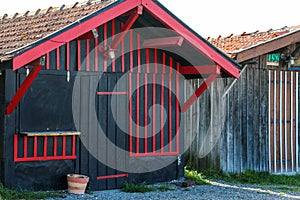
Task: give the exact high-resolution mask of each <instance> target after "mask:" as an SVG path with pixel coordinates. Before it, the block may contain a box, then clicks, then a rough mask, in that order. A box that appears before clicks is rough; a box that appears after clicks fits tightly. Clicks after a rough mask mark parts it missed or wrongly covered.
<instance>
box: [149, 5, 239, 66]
mask: <svg viewBox="0 0 300 200" xmlns="http://www.w3.org/2000/svg"><path fill="white" fill-rule="evenodd" d="M153 1H154V2H155V3H156V4H157V5H158V6H160V7H161V8H162V9H164V10H165V11H166V12H167V13H168V14H169V15H170V16H172V17H173V18H174V19H176V20H177V21H178V22H180V23H181V24H182V25H183V26H184V27H185V28H187V29H188V30H189V31H190V32H192V33H193V34H194V35H196V36H197V37H198V38H199V39H201V40H202V41H203V42H205V43H206V44H207V45H208V46H210V47H211V48H213V49H214V50H215V51H216V52H218V53H219V54H220V55H221V56H223V57H224V58H225V59H227V60H228V61H230V62H231V63H232V64H233V65H235V66H236V67H237V68H238V69H240V70H241V69H242V65H240V64H239V63H238V62H236V61H235V60H233V59H231V58H230V57H228V56H227V55H226V54H225V53H224V52H223V51H221V50H220V49H218V48H217V47H215V46H214V45H212V44H211V43H210V42H208V41H207V40H206V39H204V38H203V37H202V36H201V35H199V33H197V32H195V31H194V30H193V29H192V28H191V27H189V26H188V25H187V24H186V23H184V22H183V21H182V20H181V19H179V18H178V17H177V16H176V15H174V14H173V13H172V12H171V11H170V10H169V9H167V8H166V7H165V6H164V5H163V4H161V3H160V2H159V1H158V0H153Z"/></svg>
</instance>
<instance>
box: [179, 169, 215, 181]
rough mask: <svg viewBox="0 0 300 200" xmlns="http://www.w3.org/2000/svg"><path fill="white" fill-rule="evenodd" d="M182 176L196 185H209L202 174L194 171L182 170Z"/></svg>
mask: <svg viewBox="0 0 300 200" xmlns="http://www.w3.org/2000/svg"><path fill="white" fill-rule="evenodd" d="M184 176H185V178H187V179H190V180H193V181H195V182H196V184H197V185H209V184H210V181H209V180H207V179H205V176H204V175H203V174H202V173H199V172H197V171H196V170H191V169H188V168H184Z"/></svg>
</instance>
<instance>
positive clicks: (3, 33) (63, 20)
mask: <svg viewBox="0 0 300 200" xmlns="http://www.w3.org/2000/svg"><path fill="white" fill-rule="evenodd" d="M113 1H115V0H108V1H103V0H102V1H101V0H89V1H86V2H83V3H75V4H73V5H70V6H61V7H49V8H47V9H38V10H37V11H32V12H30V11H27V12H25V13H24V14H19V13H16V14H14V15H13V16H10V17H9V16H8V15H7V14H5V15H3V16H0V62H1V60H7V59H9V57H10V56H9V55H7V54H8V53H9V52H11V51H13V50H16V49H18V48H21V47H24V46H26V45H29V44H31V43H33V42H36V41H37V40H39V39H41V38H44V37H46V36H47V35H49V34H51V33H53V32H55V31H57V30H60V29H62V28H64V27H65V26H67V25H69V24H71V23H73V22H75V21H76V20H78V19H81V18H83V17H84V16H87V15H89V14H91V13H93V12H95V11H97V10H100V9H101V8H103V7H105V6H107V5H108V4H110V3H111V2H113Z"/></svg>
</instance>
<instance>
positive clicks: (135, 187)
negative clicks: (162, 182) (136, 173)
mask: <svg viewBox="0 0 300 200" xmlns="http://www.w3.org/2000/svg"><path fill="white" fill-rule="evenodd" d="M154 190H156V188H155V187H153V186H147V185H146V183H141V184H135V183H128V182H126V183H124V186H123V188H122V191H123V192H129V193H135V192H138V193H145V192H152V191H154Z"/></svg>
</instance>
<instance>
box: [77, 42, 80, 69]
mask: <svg viewBox="0 0 300 200" xmlns="http://www.w3.org/2000/svg"><path fill="white" fill-rule="evenodd" d="M80 56H81V47H80V40H77V71H80V69H81V59H80Z"/></svg>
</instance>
